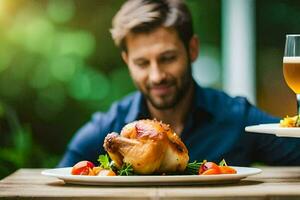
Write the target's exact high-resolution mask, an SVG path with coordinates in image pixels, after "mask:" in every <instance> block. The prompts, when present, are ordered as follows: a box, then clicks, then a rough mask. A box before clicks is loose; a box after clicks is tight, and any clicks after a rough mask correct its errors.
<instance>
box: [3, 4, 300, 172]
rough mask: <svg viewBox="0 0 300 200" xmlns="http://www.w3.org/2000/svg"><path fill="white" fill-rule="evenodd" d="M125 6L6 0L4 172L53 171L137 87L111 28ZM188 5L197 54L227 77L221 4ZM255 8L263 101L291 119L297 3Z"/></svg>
mask: <svg viewBox="0 0 300 200" xmlns="http://www.w3.org/2000/svg"><path fill="white" fill-rule="evenodd" d="M123 2H124V1H121V0H120V1H117V0H113V1H111V0H99V1H92V0H85V1H80V0H38V1H37V0H0V137H1V140H0V178H2V177H4V176H6V175H8V174H9V173H11V172H13V171H14V170H16V169H18V168H21V167H22V168H24V167H48V168H50V167H54V166H55V165H56V164H57V162H58V161H59V159H60V158H61V156H62V154H63V152H64V150H65V148H66V145H67V143H68V141H69V140H70V138H71V137H72V135H73V134H74V132H75V131H76V130H77V129H78V128H79V127H80V126H81V125H82V124H84V123H85V122H86V121H87V120H89V118H90V116H91V114H92V113H93V112H95V111H98V110H100V111H106V110H107V109H108V108H109V106H110V104H111V103H112V102H113V101H115V100H117V99H120V98H121V97H123V96H124V95H126V94H128V93H129V92H131V91H133V90H134V89H135V88H134V86H133V84H132V81H131V79H130V77H129V74H128V71H127V68H126V66H125V64H124V63H123V62H122V60H121V58H120V55H119V50H118V49H117V48H116V47H115V46H114V44H113V41H112V39H111V37H110V33H109V28H110V27H111V19H112V17H113V15H114V14H115V13H116V11H117V10H118V9H119V7H120V6H121V4H122V3H123ZM187 3H188V5H189V7H190V8H191V11H192V15H193V17H194V26H195V31H196V33H198V34H199V36H200V41H201V52H200V54H204V55H209V56H210V58H212V60H214V61H215V63H216V66H217V67H216V69H217V70H219V71H217V72H215V73H219V74H221V73H222V67H221V5H222V2H221V1H219V0H210V1H207V0H188V1H187ZM255 4H256V5H255V10H256V16H255V18H256V19H255V22H256V26H255V27H256V87H257V104H258V106H259V107H261V108H262V109H264V110H266V111H268V112H270V113H271V114H274V115H277V116H284V115H286V114H290V115H291V114H293V113H294V112H295V101H294V96H293V94H292V92H291V91H290V90H289V89H288V88H287V86H286V85H285V83H284V80H283V78H282V70H281V66H282V64H281V62H282V55H283V48H284V40H285V34H286V33H300V28H299V27H300V25H299V24H300V23H299V19H300V12H299V10H300V1H298V0H297V1H296V0H294V1H292V0H284V1H283V0H274V1H271V0H267V1H258V0H257V1H256V2H255ZM200 58H201V57H200ZM214 77H217V78H215V79H213V81H210V82H207V84H206V86H211V87H215V88H220V89H221V88H222V78H221V75H219V76H214ZM211 78H213V77H211ZM272 88H275V89H272Z"/></svg>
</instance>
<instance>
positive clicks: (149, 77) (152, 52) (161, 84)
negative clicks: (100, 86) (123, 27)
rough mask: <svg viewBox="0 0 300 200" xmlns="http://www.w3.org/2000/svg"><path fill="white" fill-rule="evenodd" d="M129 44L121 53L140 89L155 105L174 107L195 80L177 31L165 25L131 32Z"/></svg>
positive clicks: (127, 39) (128, 39) (156, 106)
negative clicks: (149, 30) (145, 31)
mask: <svg viewBox="0 0 300 200" xmlns="http://www.w3.org/2000/svg"><path fill="white" fill-rule="evenodd" d="M126 45H127V50H128V51H127V53H125V52H124V53H123V54H122V56H123V59H124V60H125V62H126V63H127V65H128V67H129V71H130V74H131V77H132V79H133V81H134V83H135V84H136V86H137V87H138V89H139V90H140V91H141V92H142V93H143V94H144V95H145V97H146V99H147V100H148V101H149V102H150V103H151V105H152V106H153V107H155V108H157V109H169V108H172V107H174V106H175V105H176V104H177V103H178V102H179V101H180V100H181V99H182V97H183V96H184V95H185V93H186V92H187V91H188V87H190V86H191V83H192V76H191V66H190V62H189V58H188V53H187V50H186V48H185V47H184V44H183V42H182V41H181V40H180V39H179V37H178V35H177V33H176V31H175V30H174V29H170V28H163V27H162V28H157V29H155V30H154V31H153V32H150V33H137V34H133V33H130V34H129V35H128V36H127V37H126Z"/></svg>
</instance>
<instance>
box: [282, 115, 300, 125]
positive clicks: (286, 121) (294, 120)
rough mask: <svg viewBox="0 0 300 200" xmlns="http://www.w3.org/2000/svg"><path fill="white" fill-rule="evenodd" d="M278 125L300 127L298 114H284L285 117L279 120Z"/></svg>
mask: <svg viewBox="0 0 300 200" xmlns="http://www.w3.org/2000/svg"><path fill="white" fill-rule="evenodd" d="M280 127H300V116H298V115H296V116H294V117H289V116H286V117H285V118H283V119H282V120H280Z"/></svg>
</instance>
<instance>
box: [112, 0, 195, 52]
mask: <svg viewBox="0 0 300 200" xmlns="http://www.w3.org/2000/svg"><path fill="white" fill-rule="evenodd" d="M160 26H163V27H167V28H174V29H175V30H176V32H177V34H178V36H179V38H180V39H181V41H182V42H183V44H184V46H185V47H186V48H187V47H188V44H189V41H190V40H191V38H192V36H193V34H194V32H193V25H192V17H191V13H190V11H189V9H188V8H187V6H186V4H185V3H184V1H183V0H128V1H126V2H125V3H124V4H123V6H122V7H121V9H120V10H119V11H118V13H117V14H116V15H115V17H114V18H113V22H112V28H111V30H110V32H111V34H112V38H113V40H114V42H115V44H116V45H117V46H118V47H120V48H121V50H122V51H127V47H126V42H125V38H126V36H127V34H129V33H149V32H151V31H154V30H155V29H156V28H158V27H160Z"/></svg>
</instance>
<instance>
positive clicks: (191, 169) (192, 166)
mask: <svg viewBox="0 0 300 200" xmlns="http://www.w3.org/2000/svg"><path fill="white" fill-rule="evenodd" d="M202 163H203V162H197V161H196V160H195V161H194V162H191V163H188V164H187V166H186V168H185V174H190V175H198V174H199V168H200V166H201V165H202Z"/></svg>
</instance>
